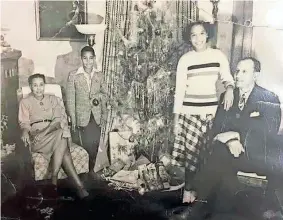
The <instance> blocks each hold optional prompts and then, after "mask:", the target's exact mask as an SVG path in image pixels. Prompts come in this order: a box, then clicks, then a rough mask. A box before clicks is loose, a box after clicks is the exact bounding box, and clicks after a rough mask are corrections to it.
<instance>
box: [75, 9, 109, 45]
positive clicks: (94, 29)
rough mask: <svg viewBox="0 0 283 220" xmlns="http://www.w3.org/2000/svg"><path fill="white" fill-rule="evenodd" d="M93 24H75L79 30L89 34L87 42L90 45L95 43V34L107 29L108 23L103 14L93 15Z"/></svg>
mask: <svg viewBox="0 0 283 220" xmlns="http://www.w3.org/2000/svg"><path fill="white" fill-rule="evenodd" d="M92 18H93V19H91V21H92V24H77V25H75V27H76V29H77V31H78V32H80V33H81V34H84V35H87V42H88V45H89V46H91V47H92V46H93V45H94V44H95V35H96V34H99V33H101V32H103V31H104V30H105V29H106V24H105V23H104V22H103V21H104V18H103V17H102V16H101V15H97V14H94V15H92Z"/></svg>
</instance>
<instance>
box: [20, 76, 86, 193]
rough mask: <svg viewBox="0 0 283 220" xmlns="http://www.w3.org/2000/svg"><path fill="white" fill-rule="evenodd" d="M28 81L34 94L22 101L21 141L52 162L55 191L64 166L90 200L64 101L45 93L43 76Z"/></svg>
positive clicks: (81, 191) (80, 191) (78, 188)
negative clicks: (72, 147)
mask: <svg viewBox="0 0 283 220" xmlns="http://www.w3.org/2000/svg"><path fill="white" fill-rule="evenodd" d="M28 82H29V86H30V89H31V93H30V94H29V95H28V96H27V97H26V98H23V99H22V100H21V102H20V106H19V124H20V127H21V129H22V141H23V142H24V144H25V146H26V147H29V149H30V151H31V152H37V153H41V154H42V155H43V156H44V157H45V158H46V159H47V160H48V161H50V165H51V172H52V178H51V181H52V184H54V188H55V189H56V186H57V181H58V173H59V170H60V168H61V166H62V167H63V169H64V171H65V173H66V174H67V175H68V176H69V177H71V179H72V180H73V181H74V183H75V185H76V188H77V190H78V196H79V197H80V198H84V197H87V196H88V195H89V194H88V192H87V191H86V189H85V188H84V186H83V184H82V182H81V181H80V179H79V176H78V175H77V173H76V170H75V167H74V164H73V161H72V158H71V153H70V149H69V146H70V144H71V134H70V130H69V128H68V123H67V116H66V112H65V108H64V104H63V102H62V100H60V98H57V97H56V96H54V95H46V94H44V88H45V76H44V75H42V74H34V75H31V76H30V77H29V79H28Z"/></svg>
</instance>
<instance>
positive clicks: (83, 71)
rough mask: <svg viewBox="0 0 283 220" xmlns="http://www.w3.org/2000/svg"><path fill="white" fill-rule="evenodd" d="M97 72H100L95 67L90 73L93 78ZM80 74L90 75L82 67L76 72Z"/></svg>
mask: <svg viewBox="0 0 283 220" xmlns="http://www.w3.org/2000/svg"><path fill="white" fill-rule="evenodd" d="M95 72H99V70H98V69H97V68H95V67H93V68H92V71H91V73H90V76H91V77H92V76H93V74H94V73H95ZM79 73H83V74H88V73H86V72H85V70H84V68H83V67H82V66H81V67H80V68H79V69H78V70H77V72H76V74H79Z"/></svg>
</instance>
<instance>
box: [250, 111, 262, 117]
mask: <svg viewBox="0 0 283 220" xmlns="http://www.w3.org/2000/svg"><path fill="white" fill-rule="evenodd" d="M259 115H260V114H259V112H252V113H251V114H250V117H251V118H253V117H258V116H259Z"/></svg>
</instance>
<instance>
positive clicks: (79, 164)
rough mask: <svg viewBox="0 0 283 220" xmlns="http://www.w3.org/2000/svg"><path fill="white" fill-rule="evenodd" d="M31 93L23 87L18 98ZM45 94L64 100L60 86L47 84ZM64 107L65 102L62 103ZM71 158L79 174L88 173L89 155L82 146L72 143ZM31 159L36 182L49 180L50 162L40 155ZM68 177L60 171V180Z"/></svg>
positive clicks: (33, 154) (36, 154) (35, 155)
mask: <svg viewBox="0 0 283 220" xmlns="http://www.w3.org/2000/svg"><path fill="white" fill-rule="evenodd" d="M30 92H31V90H30V88H29V87H28V86H25V87H21V88H20V89H18V91H17V98H18V101H20V100H21V99H22V98H24V97H26V96H27V95H28V94H29V93H30ZM45 94H52V95H55V96H57V97H59V98H61V99H62V92H61V87H60V86H59V85H58V84H45ZM62 105H64V104H63V101H62ZM63 107H64V106H63ZM70 152H71V156H72V159H73V162H74V166H75V169H76V171H77V173H78V174H80V173H87V172H88V171H89V169H88V161H89V159H88V153H87V152H86V150H85V149H84V148H82V147H81V146H79V145H77V144H75V143H72V146H70ZM31 158H32V160H33V162H34V171H35V175H34V176H35V180H36V181H37V180H43V179H48V178H49V173H50V172H49V169H48V168H49V164H48V161H47V160H46V159H45V158H44V157H43V156H42V155H41V154H40V153H31ZM66 177H67V175H66V174H65V172H64V171H63V169H61V170H60V172H59V174H58V178H59V179H64V178H66Z"/></svg>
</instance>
